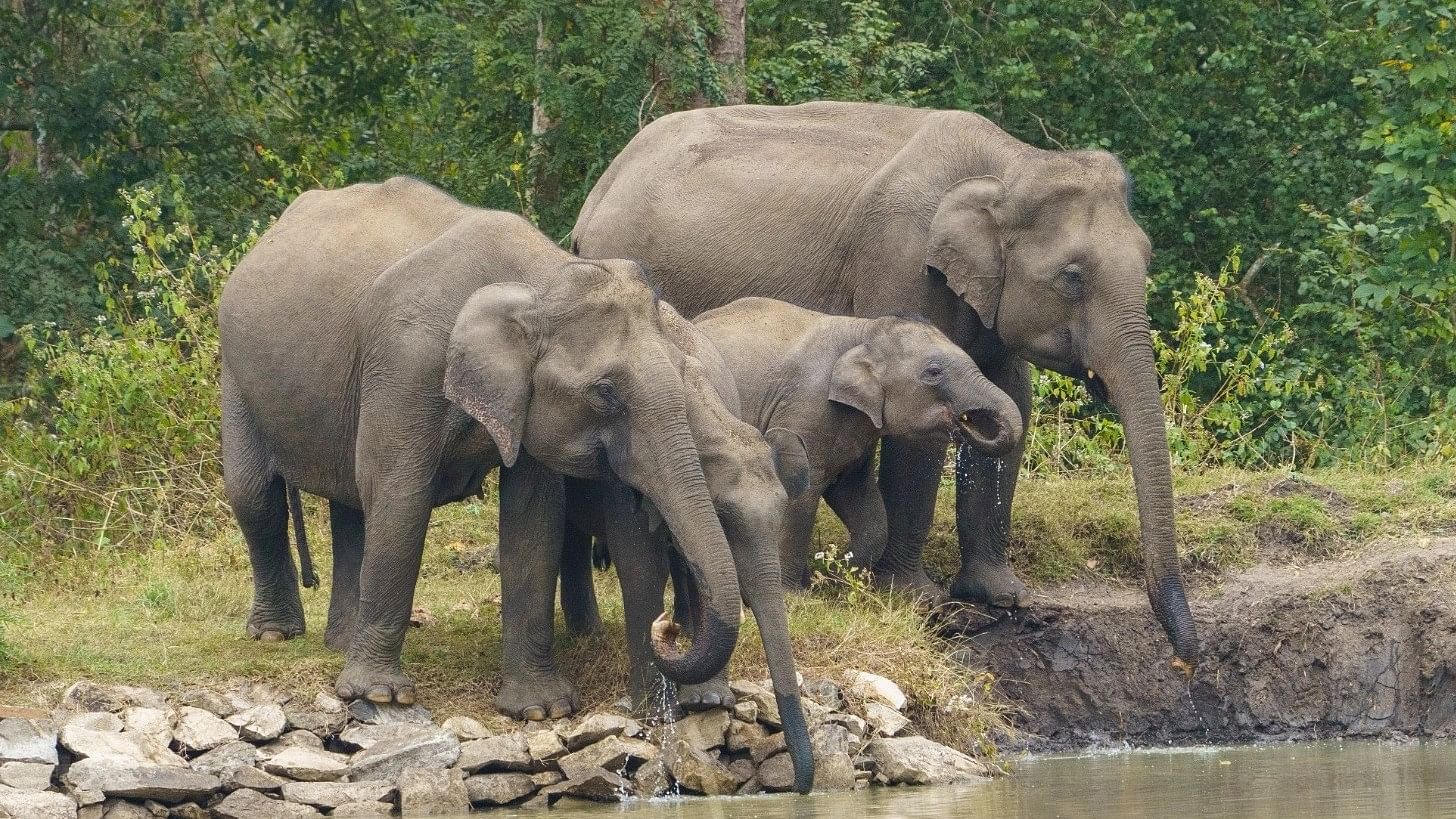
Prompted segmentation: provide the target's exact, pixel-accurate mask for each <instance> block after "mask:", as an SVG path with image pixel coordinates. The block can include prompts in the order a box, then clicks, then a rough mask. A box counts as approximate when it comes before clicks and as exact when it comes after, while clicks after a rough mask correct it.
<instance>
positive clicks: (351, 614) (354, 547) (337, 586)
mask: <svg viewBox="0 0 1456 819" xmlns="http://www.w3.org/2000/svg"><path fill="white" fill-rule="evenodd" d="M329 532H330V535H331V536H332V539H333V542H334V573H333V581H332V583H331V584H330V586H329V624H328V626H326V627H325V628H324V645H326V646H328V647H329V648H331V649H333V650H334V651H348V650H349V643H351V642H352V641H353V640H354V630H355V628H356V626H357V625H358V619H359V568H360V566H362V565H363V563H364V513H363V512H361V511H359V510H358V509H354V508H352V507H349V506H345V505H344V504H342V503H339V502H338V501H329Z"/></svg>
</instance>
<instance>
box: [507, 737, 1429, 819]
mask: <svg viewBox="0 0 1456 819" xmlns="http://www.w3.org/2000/svg"><path fill="white" fill-rule="evenodd" d="M1010 763H1011V767H1012V770H1013V773H1012V775H1011V776H1007V777H1001V778H999V779H996V780H994V781H991V782H988V783H985V784H981V785H973V786H965V787H941V788H934V787H931V788H871V789H868V790H864V791H858V792H855V793H843V794H824V795H814V796H809V797H798V796H792V795H776V796H754V797H736V798H731V799H725V798H719V799H701V798H698V799H694V798H686V799H676V800H666V799H663V800H652V801H647V802H630V803H627V804H623V805H590V804H586V805H583V804H581V803H576V802H572V801H565V802H560V803H558V804H557V806H556V808H555V809H554V810H552V811H551V816H553V817H573V818H575V817H606V816H608V815H611V814H630V817H631V819H688V818H689V817H692V818H693V819H697V817H757V818H759V819H842V818H843V817H851V819H874V818H877V817H886V818H887V819H888V818H889V817H895V819H919V817H941V816H946V817H957V819H977V818H978V817H987V819H990V817H1008V816H1027V817H1042V816H1046V817H1069V818H1071V819H1079V818H1080V817H1098V818H1099V819H1101V818H1102V817H1137V816H1156V817H1159V818H1160V819H1166V817H1170V816H1207V817H1266V816H1272V817H1279V816H1297V817H1310V819H1313V818H1314V817H1320V818H1321V819H1322V818H1323V817H1366V816H1380V817H1451V816H1456V742H1421V743H1402V744H1389V743H1381V742H1364V741H1360V742H1354V741H1331V742H1311V743H1267V744H1258V745H1240V746H1224V747H1192V748H1173V749H1156V750H1136V751H1117V752H1107V751H1099V752H1090V753H1082V754H1055V755H1048V756H1034V757H1026V758H1022V759H1012V760H1010ZM493 815H497V816H511V815H520V816H527V815H532V816H540V815H541V814H540V813H538V812H535V811H529V812H528V811H515V812H514V813H512V812H510V811H503V812H500V813H496V814H493Z"/></svg>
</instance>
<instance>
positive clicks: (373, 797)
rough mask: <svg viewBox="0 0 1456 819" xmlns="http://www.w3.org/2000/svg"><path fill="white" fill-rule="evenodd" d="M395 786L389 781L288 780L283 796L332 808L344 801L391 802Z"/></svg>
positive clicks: (307, 803) (315, 805)
mask: <svg viewBox="0 0 1456 819" xmlns="http://www.w3.org/2000/svg"><path fill="white" fill-rule="evenodd" d="M394 793H395V788H394V784H393V783H391V782H385V781H382V780H378V779H375V780H369V781H365V782H289V783H288V784H286V785H284V786H283V798H284V799H286V800H287V801H289V802H299V803H301V804H304V805H313V806H314V807H316V808H320V809H323V810H333V809H334V808H337V807H338V806H340V805H342V804H344V803H346V802H393V801H394Z"/></svg>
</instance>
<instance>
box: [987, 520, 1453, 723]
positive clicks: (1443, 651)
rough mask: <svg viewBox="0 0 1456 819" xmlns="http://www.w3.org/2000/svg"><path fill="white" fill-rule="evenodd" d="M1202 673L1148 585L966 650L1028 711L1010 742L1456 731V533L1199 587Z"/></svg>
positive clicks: (1037, 605) (1087, 593)
mask: <svg viewBox="0 0 1456 819" xmlns="http://www.w3.org/2000/svg"><path fill="white" fill-rule="evenodd" d="M1191 607H1192V610H1193V614H1194V618H1195V620H1196V621H1197V623H1198V627H1199V635H1200V637H1201V639H1202V641H1203V648H1204V655H1203V658H1202V661H1201V663H1200V665H1199V667H1198V670H1197V673H1196V674H1195V676H1194V678H1193V680H1192V683H1191V684H1189V683H1186V682H1185V681H1184V679H1183V676H1182V675H1181V674H1180V673H1178V672H1176V671H1174V670H1173V669H1172V668H1170V667H1169V665H1168V660H1169V658H1170V656H1171V655H1170V651H1169V648H1168V643H1167V640H1166V639H1165V637H1164V636H1163V632H1162V629H1161V628H1160V627H1159V626H1158V624H1157V622H1156V621H1155V620H1154V619H1153V616H1152V612H1151V610H1150V609H1149V607H1148V601H1147V598H1146V597H1145V596H1144V594H1143V592H1142V589H1141V587H1140V586H1129V585H1111V584H1106V583H1093V582H1079V583H1069V584H1059V585H1055V586H1049V587H1044V588H1041V589H1038V590H1037V591H1036V593H1035V594H1034V596H1033V600H1032V602H1031V604H1030V605H1029V606H1028V607H1027V608H1025V609H1021V610H1019V611H1017V612H1016V613H1014V614H1012V615H1011V616H1009V617H1006V618H1005V619H1002V620H1000V621H998V622H996V623H995V624H994V625H992V626H991V627H989V628H987V629H985V630H984V631H982V632H980V633H979V634H977V635H975V636H974V637H972V638H970V639H969V641H968V643H967V645H966V646H965V647H964V648H962V649H961V650H960V653H961V656H962V659H963V660H964V661H965V662H966V663H967V664H968V665H970V666H972V667H975V668H987V669H989V670H990V671H992V672H993V673H994V674H995V675H996V677H997V679H998V682H997V685H998V686H999V687H1000V690H1001V693H1002V694H1003V695H1004V696H1005V697H1006V698H1007V699H1009V700H1010V701H1011V702H1012V703H1014V704H1015V705H1016V706H1018V707H1019V708H1020V712H1019V713H1018V714H1016V715H1015V717H1014V722H1015V723H1016V724H1017V726H1018V728H1019V729H1020V732H1021V733H1020V735H1019V736H1016V737H1012V738H1011V739H1010V741H1003V742H1001V743H1000V744H1001V745H1002V747H1003V749H1006V748H1017V747H1021V748H1027V749H1032V750H1054V749H1060V748H1070V747H1078V748H1080V747H1086V746H1088V745H1099V744H1116V743H1123V742H1127V743H1131V744H1143V745H1146V744H1164V743H1177V744H1189V743H1202V742H1235V741H1249V740H1255V739H1270V738H1281V739H1314V738H1330V737H1346V736H1358V737H1384V738H1402V737H1414V736H1438V737H1440V736H1456V539H1452V538H1442V539H1429V538H1421V539H1414V540H1411V541H1407V542H1385V543H1379V544H1375V545H1373V546H1371V547H1368V548H1366V549H1365V550H1363V552H1362V554H1360V555H1358V556H1352V557H1344V558H1340V559H1335V560H1328V561H1323V562H1319V563H1312V564H1306V565H1303V566H1299V565H1289V564H1287V563H1284V562H1283V561H1280V562H1278V564H1277V565H1276V564H1270V563H1264V564H1261V565H1256V566H1254V567H1253V568H1251V569H1248V570H1246V571H1242V572H1237V573H1234V574H1231V575H1228V576H1226V577H1225V578H1223V579H1222V581H1221V582H1219V583H1217V584H1216V585H1209V586H1207V587H1205V588H1202V589H1199V590H1196V591H1195V592H1194V594H1193V599H1192V600H1191Z"/></svg>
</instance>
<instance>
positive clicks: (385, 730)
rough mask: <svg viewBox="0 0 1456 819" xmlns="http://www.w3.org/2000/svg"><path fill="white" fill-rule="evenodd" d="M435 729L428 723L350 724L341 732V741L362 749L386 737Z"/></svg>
mask: <svg viewBox="0 0 1456 819" xmlns="http://www.w3.org/2000/svg"><path fill="white" fill-rule="evenodd" d="M432 729H433V726H428V725H405V724H402V723H395V724H392V725H350V726H349V727H348V728H345V729H344V730H343V731H340V732H339V742H340V743H341V744H343V745H344V746H346V747H349V748H352V749H354V750H358V751H362V750H364V749H365V748H369V747H372V746H374V745H375V744H377V743H380V742H383V741H384V740H386V739H397V738H399V737H402V736H413V735H415V734H423V733H424V732H426V731H430V730H432Z"/></svg>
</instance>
